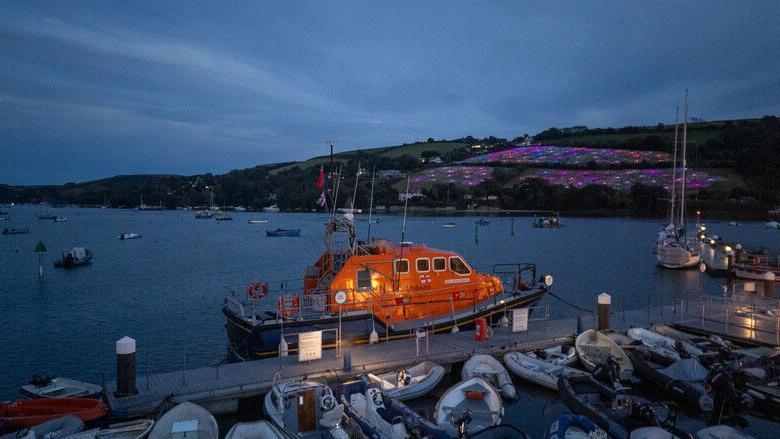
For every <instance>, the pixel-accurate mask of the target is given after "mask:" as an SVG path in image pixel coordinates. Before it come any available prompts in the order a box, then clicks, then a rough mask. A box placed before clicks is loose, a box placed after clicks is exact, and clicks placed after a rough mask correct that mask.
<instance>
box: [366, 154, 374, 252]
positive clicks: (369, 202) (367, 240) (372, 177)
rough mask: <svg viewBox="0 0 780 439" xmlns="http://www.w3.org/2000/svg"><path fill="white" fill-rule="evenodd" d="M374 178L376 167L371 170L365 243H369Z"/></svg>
mask: <svg viewBox="0 0 780 439" xmlns="http://www.w3.org/2000/svg"><path fill="white" fill-rule="evenodd" d="M375 176H376V165H374V168H373V169H371V198H370V199H369V201H368V235H367V236H366V242H367V243H371V214H372V212H373V210H374V177H375Z"/></svg>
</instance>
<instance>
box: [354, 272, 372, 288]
mask: <svg viewBox="0 0 780 439" xmlns="http://www.w3.org/2000/svg"><path fill="white" fill-rule="evenodd" d="M357 289H358V290H370V289H371V271H370V270H357Z"/></svg>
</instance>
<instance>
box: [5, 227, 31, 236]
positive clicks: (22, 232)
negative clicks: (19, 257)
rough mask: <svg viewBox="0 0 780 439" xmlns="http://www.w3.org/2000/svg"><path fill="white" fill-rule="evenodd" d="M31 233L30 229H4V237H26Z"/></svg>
mask: <svg viewBox="0 0 780 439" xmlns="http://www.w3.org/2000/svg"><path fill="white" fill-rule="evenodd" d="M28 233H30V229H28V228H25V227H22V228H18V229H16V228H10V229H8V228H5V229H3V235H26V234H28Z"/></svg>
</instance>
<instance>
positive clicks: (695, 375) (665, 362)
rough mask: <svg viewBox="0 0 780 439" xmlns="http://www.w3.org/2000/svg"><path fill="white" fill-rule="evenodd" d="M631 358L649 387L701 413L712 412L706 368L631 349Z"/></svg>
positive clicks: (691, 360) (691, 359)
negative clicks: (664, 392)
mask: <svg viewBox="0 0 780 439" xmlns="http://www.w3.org/2000/svg"><path fill="white" fill-rule="evenodd" d="M628 356H629V358H630V359H631V363H632V364H633V365H634V370H635V371H636V373H637V374H638V375H639V376H640V377H641V378H642V379H643V380H645V381H647V382H648V383H649V384H651V385H653V386H655V387H657V388H659V389H664V390H665V391H666V392H667V393H669V394H671V395H672V396H674V397H675V398H677V399H679V400H681V401H683V402H686V403H688V404H690V405H691V406H693V407H695V408H696V409H698V410H701V411H704V412H711V411H712V410H713V406H714V402H713V398H712V395H710V393H709V392H708V391H707V390H706V388H705V385H704V382H705V380H706V378H707V369H706V368H705V367H704V366H702V365H701V363H699V361H698V360H696V359H695V358H683V359H679V360H676V361H675V360H670V359H669V358H667V357H663V356H659V355H655V354H653V353H652V352H651V351H647V350H643V349H635V350H630V351H628Z"/></svg>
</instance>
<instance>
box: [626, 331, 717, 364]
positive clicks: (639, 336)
mask: <svg viewBox="0 0 780 439" xmlns="http://www.w3.org/2000/svg"><path fill="white" fill-rule="evenodd" d="M626 334H627V335H628V336H629V337H631V338H632V339H634V340H640V341H641V342H642V343H645V344H646V345H648V346H661V347H664V348H666V349H669V350H671V351H678V350H680V349H681V348H682V349H685V350H686V351H687V352H688V353H689V354H691V355H693V356H694V357H699V356H701V355H702V354H703V353H704V352H703V351H702V350H701V349H699V348H698V347H696V346H694V345H693V344H692V343H688V342H686V341H685V340H675V339H674V338H672V337H667V336H665V335H662V334H659V333H658V332H655V331H651V330H649V329H645V328H631V329H629V330H628V331H627V332H626Z"/></svg>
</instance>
